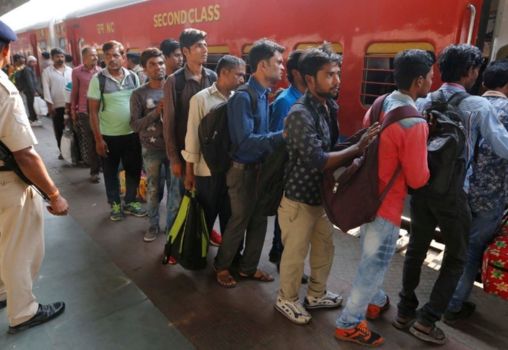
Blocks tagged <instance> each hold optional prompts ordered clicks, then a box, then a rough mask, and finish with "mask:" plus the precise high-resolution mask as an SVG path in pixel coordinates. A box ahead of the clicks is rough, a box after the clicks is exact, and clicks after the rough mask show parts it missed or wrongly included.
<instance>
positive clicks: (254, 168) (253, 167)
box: [231, 161, 261, 170]
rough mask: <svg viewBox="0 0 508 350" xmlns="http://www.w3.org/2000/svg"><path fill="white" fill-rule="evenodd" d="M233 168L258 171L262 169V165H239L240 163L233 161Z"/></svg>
mask: <svg viewBox="0 0 508 350" xmlns="http://www.w3.org/2000/svg"><path fill="white" fill-rule="evenodd" d="M231 166H232V167H233V168H236V169H240V170H257V169H259V168H260V166H261V163H248V164H245V163H238V162H235V161H232V162H231Z"/></svg>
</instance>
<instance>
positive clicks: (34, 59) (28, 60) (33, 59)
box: [26, 56, 37, 62]
mask: <svg viewBox="0 0 508 350" xmlns="http://www.w3.org/2000/svg"><path fill="white" fill-rule="evenodd" d="M26 61H27V62H30V61H35V62H37V58H35V57H34V56H28V57H27V59H26Z"/></svg>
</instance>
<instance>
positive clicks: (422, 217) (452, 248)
mask: <svg viewBox="0 0 508 350" xmlns="http://www.w3.org/2000/svg"><path fill="white" fill-rule="evenodd" d="M437 226H439V228H440V230H441V234H442V237H443V240H444V243H445V252H444V258H443V262H442V265H441V269H440V271H439V276H438V278H437V280H436V282H435V283H434V287H433V288H432V292H431V294H430V298H429V301H428V302H427V303H426V304H425V305H424V306H423V307H422V308H421V309H420V311H419V312H418V315H417V319H418V321H419V322H420V323H421V324H423V325H425V326H431V325H433V324H434V323H435V322H436V321H438V320H439V319H441V316H442V315H443V313H444V312H445V311H446V308H447V306H448V302H449V301H450V299H451V297H452V295H453V292H454V291H455V288H456V287H457V283H458V281H459V278H460V276H461V275H462V271H463V268H464V263H465V260H466V250H467V243H468V237H469V228H470V226H471V211H470V209H469V204H468V201H467V196H466V194H465V193H464V192H463V191H460V193H458V194H456V195H449V196H441V197H435V196H430V195H428V194H426V193H425V192H424V191H423V190H422V191H418V192H417V193H415V194H414V195H413V197H412V198H411V236H410V239H409V246H408V249H407V253H406V258H405V260H404V271H403V276H402V290H401V292H400V294H399V296H400V302H399V304H398V313H399V315H401V316H405V317H413V316H415V315H416V308H417V307H418V298H417V297H416V294H415V289H416V287H417V286H418V284H419V282H420V273H421V269H422V264H423V261H424V260H425V257H426V255H427V251H428V249H429V246H430V243H431V241H432V238H433V237H434V232H435V229H436V227H437Z"/></svg>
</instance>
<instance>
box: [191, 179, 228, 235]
mask: <svg viewBox="0 0 508 350" xmlns="http://www.w3.org/2000/svg"><path fill="white" fill-rule="evenodd" d="M196 192H197V198H198V200H199V203H201V205H202V206H203V210H204V212H205V218H206V224H207V226H208V231H209V232H212V229H213V224H214V223H215V219H216V218H217V215H218V216H219V222H220V230H221V232H222V233H224V231H226V225H227V223H228V220H229V218H230V217H231V205H230V202H229V195H228V187H227V185H226V174H221V175H212V176H196Z"/></svg>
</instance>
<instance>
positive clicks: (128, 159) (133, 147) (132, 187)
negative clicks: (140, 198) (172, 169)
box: [102, 133, 143, 204]
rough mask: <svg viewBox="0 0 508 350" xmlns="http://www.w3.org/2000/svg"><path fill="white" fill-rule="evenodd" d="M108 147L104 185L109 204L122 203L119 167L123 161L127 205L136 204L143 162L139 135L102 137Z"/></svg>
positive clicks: (105, 159) (104, 160) (104, 164)
mask: <svg viewBox="0 0 508 350" xmlns="http://www.w3.org/2000/svg"><path fill="white" fill-rule="evenodd" d="M102 137H103V139H104V141H105V142H106V144H107V145H108V150H109V152H108V155H107V157H105V158H103V170H104V183H105V185H106V195H107V197H108V203H110V204H112V203H120V181H119V179H118V166H119V165H120V161H122V165H123V169H124V170H125V187H126V189H125V203H130V202H135V201H136V194H137V190H138V186H139V179H140V177H141V168H142V165H143V160H142V158H141V143H140V142H139V137H138V134H136V133H132V134H129V135H122V136H105V135H103V136H102Z"/></svg>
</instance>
